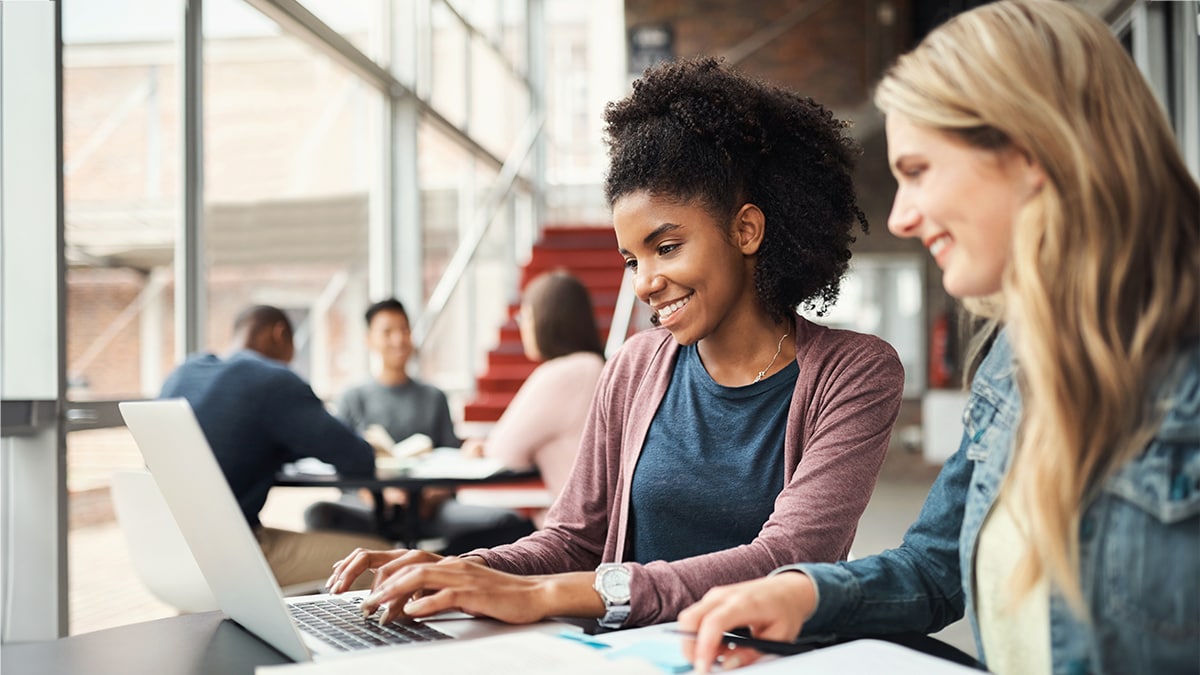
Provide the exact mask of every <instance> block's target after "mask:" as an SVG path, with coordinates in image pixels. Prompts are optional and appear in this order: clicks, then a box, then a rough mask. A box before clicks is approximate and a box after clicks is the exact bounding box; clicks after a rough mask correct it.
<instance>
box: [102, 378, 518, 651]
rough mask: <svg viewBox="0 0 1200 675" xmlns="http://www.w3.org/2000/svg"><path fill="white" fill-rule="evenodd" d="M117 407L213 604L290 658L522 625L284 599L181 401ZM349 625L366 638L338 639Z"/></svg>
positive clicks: (342, 601)
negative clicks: (368, 615)
mask: <svg viewBox="0 0 1200 675" xmlns="http://www.w3.org/2000/svg"><path fill="white" fill-rule="evenodd" d="M120 408H121V415H122V416H123V417H124V418H125V423H126V425H127V426H128V427H129V431H130V432H131V433H132V434H133V438H134V441H136V442H137V445H138V448H139V449H140V450H141V452H142V457H143V458H144V459H145V462H146V467H147V468H148V469H149V470H150V473H151V474H152V475H153V476H154V479H155V482H157V483H158V487H159V489H160V490H161V491H162V494H163V497H165V498H166V501H167V505H168V506H169V508H170V510H171V514H172V515H173V516H174V517H175V522H176V524H177V525H178V526H179V529H180V531H181V533H182V534H183V537H184V539H185V540H187V542H188V546H189V547H190V548H191V550H192V556H193V557H194V558H195V559H196V564H197V565H198V566H199V568H200V571H201V572H203V574H204V577H205V579H206V580H207V581H208V584H209V586H210V588H211V589H212V592H213V596H215V597H216V599H217V603H218V604H219V605H220V607H221V609H222V610H223V611H224V612H225V614H226V615H228V616H229V618H230V619H232V620H234V621H235V622H237V623H238V624H240V625H241V626H242V627H243V628H245V629H246V630H248V631H250V632H251V633H253V634H254V635H255V636H257V637H258V638H260V639H261V640H263V641H264V642H266V643H267V644H269V645H271V646H272V647H274V648H275V649H277V650H279V651H280V652H282V653H283V654H284V655H286V656H287V657H289V658H291V659H292V660H294V661H311V660H313V659H314V658H316V657H323V656H326V655H331V654H338V653H346V652H348V651H355V650H359V649H364V648H371V647H381V646H389V645H392V644H397V643H398V642H400V643H407V644H417V643H423V642H428V641H431V640H439V639H449V638H475V637H486V636H491V635H497V634H501V633H506V632H512V631H514V630H525V629H526V628H525V627H521V626H508V625H505V624H502V623H500V622H497V621H491V620H487V619H473V618H469V617H467V616H466V615H464V614H455V615H450V616H443V615H439V617H436V618H432V619H429V620H426V621H421V622H416V623H408V624H399V623H395V622H393V623H392V624H389V626H388V627H385V628H384V629H381V628H380V627H379V626H378V624H377V622H375V621H371V620H368V619H364V618H362V612H361V611H359V609H358V604H359V603H361V602H362V598H363V597H365V595H366V592H365V591H360V592H357V593H346V594H341V595H337V596H331V595H313V596H300V597H292V598H284V597H283V594H282V592H281V591H280V589H279V584H278V583H276V581H275V576H274V574H272V573H271V569H270V567H269V566H268V565H267V561H266V559H265V558H264V557H263V554H262V550H261V549H260V548H259V547H258V542H257V540H256V539H255V538H254V533H253V532H252V531H251V530H250V526H249V524H247V523H246V519H245V517H244V516H242V511H241V509H240V508H239V507H238V503H237V500H236V499H235V498H234V496H233V492H232V491H231V490H230V488H229V484H228V483H227V482H226V481H225V476H224V474H223V473H221V468H220V466H219V465H218V464H217V460H216V457H214V456H213V453H212V449H211V447H210V446H209V445H208V441H207V439H206V438H205V437H204V432H203V431H202V430H201V429H200V425H199V423H198V422H197V421H196V416H195V415H194V414H193V412H192V409H191V406H190V405H189V404H188V402H187V401H186V400H184V399H166V400H159V401H135V402H123V403H121V404H120ZM331 624H335V625H333V626H331ZM348 630H349V631H351V632H356V633H365V635H363V636H359V637H354V638H351V637H346V636H345V635H344V633H345V632H346V631H348ZM331 633H333V634H338V633H341V634H342V635H341V637H331ZM394 633H410V634H408V635H395V634H394Z"/></svg>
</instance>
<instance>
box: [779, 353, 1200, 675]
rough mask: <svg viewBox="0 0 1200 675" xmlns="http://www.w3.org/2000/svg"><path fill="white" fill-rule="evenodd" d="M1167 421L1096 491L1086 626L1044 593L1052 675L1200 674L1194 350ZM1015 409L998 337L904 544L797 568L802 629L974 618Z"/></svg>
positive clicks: (1086, 553)
mask: <svg viewBox="0 0 1200 675" xmlns="http://www.w3.org/2000/svg"><path fill="white" fill-rule="evenodd" d="M1156 398H1157V401H1156V403H1157V405H1158V406H1159V409H1160V410H1162V411H1163V412H1164V416H1163V420H1162V423H1161V424H1160V426H1159V428H1158V430H1157V433H1156V434H1155V436H1154V438H1153V439H1152V440H1151V441H1150V443H1149V445H1148V446H1147V447H1146V450H1145V452H1143V453H1142V454H1141V455H1140V456H1139V457H1137V458H1136V459H1134V460H1132V461H1130V462H1129V463H1128V464H1126V465H1125V466H1123V467H1122V468H1121V469H1119V470H1118V471H1117V472H1116V473H1115V475H1113V476H1112V477H1111V478H1109V479H1108V480H1107V481H1105V483H1104V485H1103V486H1102V489H1100V490H1098V491H1096V496H1095V497H1094V498H1092V499H1091V500H1090V501H1089V502H1088V504H1087V506H1086V508H1085V509H1084V512H1083V514H1082V517H1081V519H1080V524H1079V538H1080V569H1081V583H1082V588H1083V592H1084V597H1085V600H1086V601H1087V606H1088V611H1089V617H1088V618H1087V619H1084V620H1081V619H1080V618H1079V617H1077V616H1076V615H1075V614H1074V613H1072V611H1071V609H1070V607H1069V606H1068V605H1067V604H1066V601H1065V600H1064V599H1063V598H1062V597H1061V596H1060V595H1059V594H1057V593H1053V592H1052V593H1051V597H1050V652H1051V666H1052V672H1054V673H1056V674H1062V675H1068V674H1076V673H1108V674H1121V675H1123V674H1126V673H1183V672H1189V673H1196V672H1198V671H1200V346H1193V347H1192V348H1190V349H1187V350H1185V351H1183V352H1181V353H1180V355H1179V357H1178V358H1177V359H1176V362H1175V363H1174V364H1173V367H1172V368H1171V370H1170V371H1169V373H1168V375H1167V376H1166V377H1165V378H1164V379H1163V380H1162V383H1161V386H1160V394H1159V395H1158V396H1157V397H1156ZM1020 413H1021V401H1020V397H1019V392H1018V390H1017V385H1016V381H1015V377H1014V365H1013V357H1012V350H1011V346H1010V345H1009V344H1008V341H1007V339H1006V337H1005V335H1004V333H1003V332H1002V333H1001V334H1000V335H999V336H998V337H997V339H996V341H995V344H994V345H993V347H992V349H991V351H990V352H989V354H988V356H987V358H986V359H985V360H984V362H983V363H982V364H981V365H980V367H979V370H978V372H977V373H976V376H975V378H974V381H973V383H972V386H971V396H970V398H969V399H968V402H967V406H966V408H965V410H964V412H963V424H964V434H963V440H962V444H961V445H960V447H959V449H958V451H957V452H955V453H954V455H953V456H951V457H950V459H949V460H948V461H947V462H946V464H945V466H944V467H943V468H942V471H941V473H940V474H939V476H938V478H937V481H936V482H935V483H934V485H933V487H932V488H931V489H930V492H929V496H928V497H927V498H926V500H925V504H924V506H923V507H922V509H921V513H920V515H919V516H918V518H917V521H916V523H914V524H913V525H912V527H911V528H910V529H909V530H908V532H907V533H906V534H905V536H904V541H903V543H902V545H901V546H900V547H899V548H895V549H891V550H888V551H884V552H883V553H881V554H879V555H876V556H871V557H868V558H863V559H860V560H856V561H852V562H842V563H835V564H799V565H789V566H787V567H784V568H780V569H779V570H776V572H781V571H784V570H799V571H803V572H805V573H807V574H808V575H809V576H810V577H811V578H812V579H813V581H814V583H815V585H816V588H817V594H818V599H819V600H818V605H817V609H816V612H815V613H814V615H813V616H812V617H811V618H810V619H809V621H808V622H807V623H806V624H805V627H804V632H805V633H806V634H809V633H837V634H842V635H864V634H892V633H899V632H911V631H921V632H925V633H931V632H934V631H937V630H940V629H941V628H942V627H944V626H946V625H948V624H950V623H952V622H954V621H956V620H957V619H959V618H960V617H962V615H963V612H964V611H965V612H966V614H967V616H968V617H970V621H971V628H972V631H973V632H974V635H975V644H976V646H977V647H978V648H979V650H978V651H979V653H980V655H981V659H980V660H981V661H983V662H984V663H985V664H986V654H983V649H982V643H981V642H980V638H979V626H978V625H977V623H976V615H975V607H974V598H973V597H972V596H973V591H974V586H975V584H974V577H973V573H974V569H975V552H976V545H977V541H976V540H977V537H978V534H979V529H980V527H981V526H982V525H983V522H984V519H985V518H986V517H987V514H988V511H989V510H990V509H991V507H992V503H993V502H994V501H995V498H996V494H997V492H998V490H999V488H1000V484H1001V479H1002V478H1003V477H1004V474H1005V472H1006V471H1007V468H1008V461H1009V456H1010V452H1011V448H1012V447H1013V443H1014V438H1015V433H1016V429H1017V423H1018V420H1019V418H1020Z"/></svg>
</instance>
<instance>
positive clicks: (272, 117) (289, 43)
mask: <svg viewBox="0 0 1200 675" xmlns="http://www.w3.org/2000/svg"><path fill="white" fill-rule="evenodd" d="M205 8H206V19H205V23H204V50H203V52H204V94H203V98H204V115H203V118H204V133H203V139H204V140H203V143H204V219H203V225H204V237H203V240H204V245H205V251H204V253H205V255H204V260H205V261H206V263H207V274H206V276H205V279H206V284H205V288H206V297H207V303H208V304H207V312H206V317H207V331H206V335H207V342H208V347H209V348H210V349H214V350H217V351H221V350H224V349H225V348H226V346H227V343H228V340H229V336H230V333H231V328H232V323H233V319H234V317H235V316H236V314H237V312H238V311H239V310H241V309H242V308H244V307H246V306H249V305H253V304H269V305H275V306H278V307H280V308H282V309H284V310H286V311H288V312H290V313H291V315H292V318H293V320H294V322H295V323H296V328H297V330H296V342H297V345H296V347H297V358H296V360H295V362H294V363H293V367H294V368H295V369H296V370H297V372H299V373H300V374H301V375H302V376H303V377H306V378H307V379H308V380H309V381H310V382H311V383H312V385H313V388H314V389H315V390H316V391H317V392H318V394H319V395H322V396H325V397H331V396H334V395H336V394H337V393H338V392H339V391H341V390H342V389H345V388H346V387H347V386H348V385H349V384H351V383H352V381H353V380H354V379H357V378H359V377H361V376H362V375H363V369H362V366H363V365H364V364H365V360H363V359H361V358H354V354H355V353H356V352H358V351H361V350H360V346H361V344H362V326H361V323H362V322H361V321H360V320H359V317H360V315H361V313H362V310H363V309H364V308H365V306H366V304H367V284H368V278H367V268H368V259H367V258H368V255H367V251H368V243H367V240H368V231H369V219H370V216H371V210H370V203H371V200H372V199H373V198H374V195H373V194H372V191H373V190H378V189H380V187H379V186H380V181H379V180H378V175H379V172H380V171H381V169H382V167H383V165H384V160H383V152H384V148H383V144H382V141H381V131H382V129H383V110H384V103H383V97H382V95H381V94H380V93H379V91H378V90H376V89H374V88H372V87H370V86H369V85H367V84H366V83H364V82H363V81H362V80H361V79H359V78H358V77H356V76H355V75H353V74H352V73H350V72H349V71H347V70H346V69H345V68H344V67H342V66H341V65H339V64H338V63H336V62H334V61H332V60H331V59H330V58H329V57H328V56H326V55H324V54H322V53H319V52H317V51H316V50H314V49H313V48H312V47H311V46H309V45H308V44H307V43H305V42H303V41H301V40H300V39H298V38H297V37H295V36H293V35H290V34H286V33H283V32H282V31H281V30H280V29H279V27H278V26H276V25H275V24H274V23H272V22H270V21H268V20H266V19H265V18H264V17H263V16H262V15H261V14H259V13H258V12H256V11H255V10H253V9H250V8H248V7H247V6H245V5H244V4H243V3H241V2H240V0H210V1H209V2H207V3H205ZM348 37H353V35H350V36H348ZM362 41H366V38H365V36H363V37H362Z"/></svg>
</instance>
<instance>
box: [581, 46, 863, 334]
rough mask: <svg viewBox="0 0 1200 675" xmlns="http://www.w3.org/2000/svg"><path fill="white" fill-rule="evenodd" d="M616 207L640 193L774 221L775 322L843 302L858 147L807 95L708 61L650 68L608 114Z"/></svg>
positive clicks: (764, 285)
mask: <svg viewBox="0 0 1200 675" xmlns="http://www.w3.org/2000/svg"><path fill="white" fill-rule="evenodd" d="M604 121H605V129H604V133H605V142H606V143H607V145H608V148H609V158H610V162H609V168H608V174H607V175H606V176H605V182H604V191H605V197H606V198H607V199H608V204H609V206H610V207H611V206H612V205H613V203H614V202H616V200H617V199H619V198H620V197H622V196H624V195H627V194H630V193H633V192H639V191H645V192H649V193H650V194H652V195H654V196H656V197H666V198H670V199H674V200H678V201H679V203H692V202H695V203H697V204H698V205H700V206H702V207H703V208H705V209H707V210H708V211H709V212H710V213H711V214H713V216H714V217H716V218H717V219H718V221H720V222H732V218H733V216H734V215H735V214H736V213H737V211H738V209H740V208H741V206H742V205H743V204H746V203H752V204H755V205H757V206H758V207H759V209H761V210H762V212H763V214H764V215H765V218H766V232H765V234H764V237H763V242H762V245H761V247H760V248H759V250H758V260H757V263H756V265H755V269H754V287H755V290H756V292H757V294H758V299H759V301H760V302H761V303H762V305H763V307H764V308H765V309H766V311H767V312H768V313H769V314H770V315H771V316H772V317H773V318H775V319H776V320H783V319H784V318H786V317H788V316H791V315H793V314H794V313H795V312H796V310H797V309H798V308H799V307H801V306H803V307H805V308H807V309H812V310H815V311H816V312H817V314H819V315H820V314H824V313H825V311H826V310H828V308H829V306H830V305H832V304H833V303H834V301H836V300H837V296H838V291H839V289H840V286H841V281H842V277H843V276H844V275H845V274H846V269H847V268H848V266H849V262H850V244H851V243H853V242H854V235H853V229H854V226H855V224H858V225H860V226H861V227H862V230H863V232H866V231H867V220H866V217H865V216H864V215H863V212H862V210H861V209H859V208H858V204H857V202H856V200H855V195H854V182H853V179H852V174H853V169H854V160H855V158H856V157H857V156H858V154H859V152H860V150H859V147H858V145H857V144H855V143H854V141H853V140H852V139H851V138H849V137H848V136H847V135H845V129H846V128H847V127H848V126H849V123H847V122H844V121H841V120H838V119H835V118H834V116H833V113H832V112H830V111H829V110H828V109H826V108H825V107H824V106H822V105H821V104H819V103H816V102H815V101H813V100H812V99H811V98H807V97H801V96H800V95H798V94H795V93H793V92H790V91H787V90H785V89H782V88H780V87H778V86H775V85H772V84H770V83H767V82H764V81H761V80H758V79H755V78H752V77H750V76H747V75H745V74H741V73H738V72H735V71H734V70H733V69H731V68H730V67H729V66H728V65H726V64H725V63H724V61H723V60H721V59H717V58H712V57H702V58H694V59H685V60H679V61H674V62H667V63H663V64H659V65H656V66H652V67H650V68H647V69H646V71H645V73H644V74H643V75H642V77H641V78H640V79H638V80H637V81H635V82H634V83H633V93H631V94H630V95H629V96H627V97H625V98H624V99H622V100H620V101H616V102H612V103H609V104H608V106H607V107H606V108H605V111H604Z"/></svg>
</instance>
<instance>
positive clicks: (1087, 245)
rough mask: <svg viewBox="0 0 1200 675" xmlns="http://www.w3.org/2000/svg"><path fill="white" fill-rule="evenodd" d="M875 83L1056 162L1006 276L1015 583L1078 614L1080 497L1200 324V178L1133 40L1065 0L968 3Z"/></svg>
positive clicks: (887, 100) (921, 114) (895, 98)
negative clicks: (1043, 584)
mask: <svg viewBox="0 0 1200 675" xmlns="http://www.w3.org/2000/svg"><path fill="white" fill-rule="evenodd" d="M875 100H876V104H877V105H878V106H879V107H880V109H881V110H883V111H884V113H885V114H891V113H899V114H902V115H904V116H905V117H907V118H908V119H910V120H911V121H912V122H913V123H915V124H919V125H923V126H927V127H930V128H934V129H939V130H941V131H944V132H947V133H950V134H953V135H955V136H957V137H959V138H961V139H964V140H966V141H967V142H968V143H970V144H972V145H974V146H976V147H980V148H987V149H993V150H996V151H1002V150H1003V151H1008V150H1016V151H1018V152H1020V153H1022V154H1024V155H1025V156H1027V157H1029V158H1031V159H1033V160H1034V161H1036V162H1037V164H1038V165H1040V167H1041V168H1042V169H1043V171H1044V172H1045V175H1046V179H1047V180H1046V184H1045V186H1044V187H1043V189H1042V190H1041V191H1040V192H1039V193H1038V194H1036V195H1035V196H1034V197H1032V198H1031V199H1030V200H1029V201H1028V202H1027V203H1026V204H1025V205H1024V207H1022V209H1021V210H1020V212H1019V213H1018V215H1017V218H1016V221H1015V223H1014V234H1013V241H1012V249H1011V257H1010V261H1009V264H1008V265H1007V266H1006V268H1005V271H1004V278H1003V283H1002V289H1003V290H1002V292H1003V305H1002V311H1003V314H1004V321H1005V322H1006V323H1007V324H1008V325H1009V326H1010V331H1009V333H1010V339H1011V341H1012V344H1013V349H1014V353H1015V355H1016V359H1017V363H1018V366H1019V368H1018V372H1019V384H1020V387H1021V391H1022V397H1023V399H1024V413H1023V415H1022V420H1021V427H1020V430H1019V433H1018V439H1017V441H1016V445H1017V447H1016V448H1015V449H1014V454H1013V459H1012V465H1011V471H1010V472H1009V475H1008V478H1007V482H1006V485H1005V486H1004V490H1005V491H1006V492H1005V494H1006V495H1007V498H1011V499H1013V500H1014V503H1015V504H1017V505H1018V508H1019V509H1021V511H1022V512H1023V513H1025V514H1026V515H1027V516H1028V518H1027V525H1026V537H1027V541H1028V543H1029V547H1028V551H1027V554H1026V556H1025V558H1024V560H1023V561H1022V563H1021V564H1020V565H1019V566H1018V568H1017V571H1016V573H1015V574H1014V577H1013V580H1012V581H1013V584H1014V586H1015V590H1016V591H1017V593H1018V597H1019V596H1020V594H1023V593H1025V592H1027V591H1029V590H1030V589H1031V588H1032V587H1033V586H1034V584H1036V583H1038V582H1039V581H1041V580H1043V579H1048V580H1049V581H1050V582H1051V583H1052V584H1053V585H1054V586H1055V587H1056V588H1057V589H1058V590H1059V591H1060V592H1062V593H1063V594H1064V596H1065V597H1066V598H1067V599H1068V601H1070V603H1071V605H1072V607H1073V608H1074V609H1075V611H1076V612H1078V613H1079V614H1081V615H1082V614H1084V613H1085V612H1086V607H1085V604H1084V601H1083V596H1082V592H1081V590H1080V584H1079V535H1078V532H1079V519H1080V513H1081V510H1082V508H1083V505H1084V504H1085V503H1086V502H1087V501H1088V499H1089V497H1090V496H1091V493H1092V491H1093V490H1095V489H1096V488H1097V487H1098V486H1099V485H1100V483H1101V482H1102V481H1103V480H1104V479H1105V478H1106V477H1108V476H1109V475H1111V474H1112V473H1113V471H1115V470H1116V469H1117V468H1119V467H1120V466H1121V465H1122V464H1124V463H1125V462H1127V461H1129V460H1130V459H1131V458H1133V457H1134V456H1136V455H1137V454H1138V453H1140V452H1141V451H1142V449H1143V448H1144V446H1145V444H1146V442H1147V441H1148V440H1149V438H1150V436H1151V435H1152V433H1153V429H1154V427H1155V426H1156V425H1157V422H1158V415H1159V414H1160V413H1158V412H1156V411H1155V410H1152V409H1151V406H1150V405H1149V403H1148V401H1149V399H1150V398H1151V394H1152V393H1153V391H1154V389H1153V385H1154V382H1155V378H1156V376H1159V375H1161V374H1162V369H1163V368H1164V367H1165V366H1166V365H1167V362H1168V361H1169V359H1170V357H1171V356H1172V354H1174V353H1175V352H1176V351H1177V350H1178V349H1179V348H1180V346H1181V345H1183V344H1184V343H1186V342H1187V341H1190V340H1193V339H1195V338H1196V337H1197V333H1198V332H1200V243H1198V237H1200V234H1198V233H1200V215H1198V214H1200V191H1198V190H1197V186H1196V182H1195V181H1194V180H1193V178H1192V177H1191V176H1190V175H1189V174H1188V172H1187V169H1186V167H1185V165H1184V163H1183V160H1182V158H1181V157H1180V154H1179V152H1178V150H1177V148H1176V146H1175V143H1174V137H1173V135H1172V132H1171V129H1170V126H1169V125H1168V123H1167V120H1166V117H1165V115H1164V114H1163V111H1162V109H1161V107H1160V106H1159V104H1158V102H1157V100H1156V99H1155V97H1154V94H1153V93H1152V92H1151V90H1150V88H1149V87H1148V86H1147V85H1146V82H1145V80H1144V79H1143V78H1142V76H1141V74H1140V73H1139V72H1138V70H1137V67H1136V66H1135V65H1134V63H1133V62H1132V61H1131V60H1130V58H1129V56H1128V55H1127V54H1126V53H1125V50H1124V49H1123V48H1122V47H1121V45H1120V43H1118V41H1117V40H1116V39H1115V38H1114V37H1113V36H1112V34H1111V33H1110V31H1109V29H1108V27H1107V26H1105V25H1104V23H1103V22H1101V21H1100V20H1098V19H1097V18H1095V17H1092V16H1090V15H1088V14H1085V13H1084V12H1082V11H1080V10H1078V9H1076V8H1074V7H1071V6H1070V5H1068V4H1066V3H1061V2H1054V1H1051V0H1011V1H1009V0H1002V1H1001V2H996V3H992V4H988V5H985V6H983V7H980V8H977V9H975V10H972V11H970V12H967V13H965V14H961V15H959V16H957V17H956V18H954V19H953V20H951V21H949V22H948V23H946V24H944V25H943V26H941V27H939V28H938V29H936V30H935V31H934V32H932V33H931V34H930V35H929V36H928V37H927V38H926V39H925V40H924V41H923V42H922V43H921V44H920V45H919V46H918V47H917V48H916V49H914V50H913V51H912V52H910V53H909V54H907V55H905V56H903V57H901V58H900V60H899V61H897V63H896V64H895V65H894V66H893V67H892V68H891V70H889V72H888V73H887V74H886V75H885V77H884V79H883V81H882V82H881V83H880V85H879V87H878V89H877V90H876V94H875Z"/></svg>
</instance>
